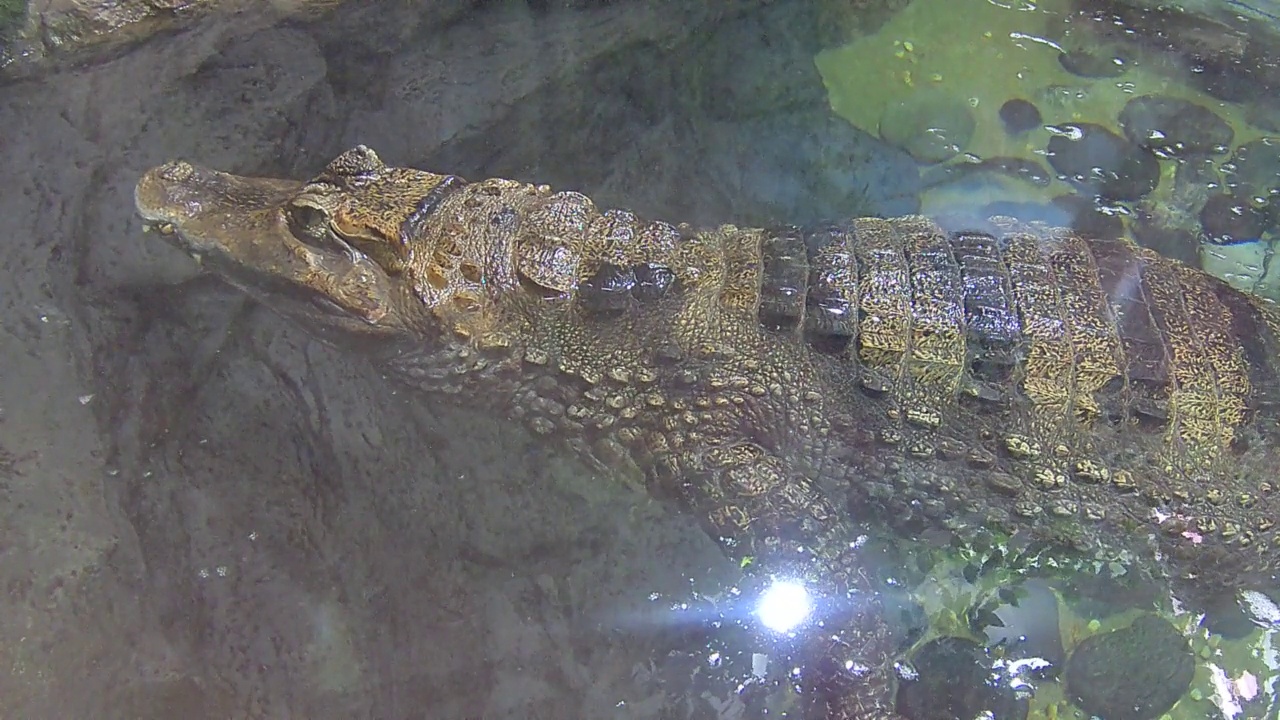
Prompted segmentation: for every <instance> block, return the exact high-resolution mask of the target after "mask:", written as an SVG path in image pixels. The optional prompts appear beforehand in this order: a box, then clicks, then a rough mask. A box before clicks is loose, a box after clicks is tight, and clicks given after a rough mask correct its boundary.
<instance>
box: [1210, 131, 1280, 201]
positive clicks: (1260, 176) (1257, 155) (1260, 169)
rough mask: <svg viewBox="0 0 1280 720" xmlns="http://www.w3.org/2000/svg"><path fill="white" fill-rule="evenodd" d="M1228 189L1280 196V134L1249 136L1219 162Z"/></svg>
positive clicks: (1268, 197) (1244, 193) (1272, 197)
mask: <svg viewBox="0 0 1280 720" xmlns="http://www.w3.org/2000/svg"><path fill="white" fill-rule="evenodd" d="M1222 175H1223V179H1224V180H1225V182H1226V186H1227V189H1228V190H1229V191H1230V192H1231V193H1232V194H1234V195H1239V196H1242V197H1249V198H1262V199H1264V200H1276V199H1277V196H1280V138H1262V139H1260V140H1251V141H1249V142H1247V143H1245V144H1243V145H1241V146H1240V147H1238V148H1236V151H1235V153H1234V154H1232V156H1231V160H1230V161H1228V162H1227V163H1226V164H1224V165H1223V166H1222Z"/></svg>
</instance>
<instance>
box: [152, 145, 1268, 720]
mask: <svg viewBox="0 0 1280 720" xmlns="http://www.w3.org/2000/svg"><path fill="white" fill-rule="evenodd" d="M136 200H137V205H138V209H139V212H140V213H141V214H142V216H143V218H144V219H145V220H146V221H147V223H148V224H150V225H153V226H157V227H159V228H160V229H161V231H162V232H164V233H165V234H166V235H167V236H168V237H169V238H171V240H172V241H173V242H174V243H175V244H177V245H179V246H180V247H182V248H184V249H186V250H188V251H189V252H192V253H193V254H195V255H197V256H198V257H200V258H201V259H202V261H203V263H204V266H205V267H206V268H207V269H209V270H211V271H212V272H215V273H218V274H219V275H221V276H222V277H223V278H224V279H226V280H227V281H228V282H230V283H232V284H233V285H236V286H237V287H240V288H242V289H243V290H245V291H246V292H248V293H250V294H251V295H253V296H255V297H257V298H258V299H260V300H261V301H262V302H263V303H265V304H266V305H267V306H269V307H271V308H273V309H274V310H276V311H277V312H279V313H281V314H282V315H284V316H285V317H287V318H290V319H292V320H294V321H296V322H298V323H300V324H301V325H303V326H304V327H306V328H308V329H309V330H310V331H312V332H314V333H315V334H316V335H317V336H319V337H321V338H323V339H325V340H326V341H329V342H332V343H334V344H336V345H339V346H341V347H345V348H350V349H352V350H353V351H356V352H360V353H362V354H364V355H366V356H368V357H370V358H371V359H373V360H374V361H375V362H377V363H379V364H380V366H381V367H382V368H384V369H385V370H386V371H388V373H389V374H390V375H393V376H395V377H397V378H398V379H399V380H401V381H403V382H406V383H408V384H410V385H412V386H413V387H416V388H418V389H421V390H422V391H424V392H426V393H430V394H435V395H445V396H450V397H454V398H457V400H458V401H459V402H461V403H465V404H467V405H471V406H483V407H488V408H492V409H493V410H494V411H495V412H498V413H501V414H502V415H503V416H510V417H513V418H517V419H519V420H521V421H523V422H524V423H525V424H527V425H528V426H529V427H530V428H532V430H533V431H534V432H537V433H543V434H547V435H552V436H556V437H558V438H561V439H563V440H564V441H566V442H567V443H568V444H569V445H570V446H571V447H573V448H574V449H575V450H577V451H578V452H579V453H580V454H581V455H582V456H583V457H584V458H586V459H587V460H589V461H591V462H594V463H596V464H598V465H599V466H600V467H604V468H613V469H616V470H624V469H625V470H629V471H639V472H640V473H642V474H643V476H644V477H645V478H646V482H647V484H648V487H649V489H650V491H651V492H652V493H653V494H654V495H655V496H657V497H660V498H664V499H668V500H672V501H674V502H675V503H676V504H677V505H678V506H679V507H680V508H682V509H683V510H684V511H686V512H688V513H690V514H691V515H693V516H695V517H697V518H698V519H699V521H700V522H701V523H702V525H703V526H704V528H705V529H706V530H707V531H708V533H709V534H710V535H711V537H713V538H714V539H715V540H716V541H717V542H719V543H720V545H721V546H722V547H723V548H724V549H725V551H726V552H727V553H728V554H729V555H731V556H733V557H735V558H738V559H746V558H751V559H752V560H753V564H752V566H751V567H752V568H754V569H755V571H756V572H757V574H758V575H759V576H761V577H763V576H768V575H773V576H778V575H792V576H798V577H802V578H805V579H807V581H808V582H809V583H810V584H811V585H812V586H813V587H814V588H815V590H816V591H817V592H818V593H819V594H820V595H821V596H822V597H823V598H824V600H825V604H824V606H823V607H824V608H826V609H825V610H824V612H825V613H826V616H825V627H823V628H817V627H814V628H810V632H809V633H808V634H807V635H803V637H802V638H801V645H802V646H803V647H804V648H805V653H806V656H807V658H808V661H807V663H806V665H805V668H806V671H805V673H804V675H803V684H804V686H805V687H806V688H807V689H808V690H809V692H808V693H807V695H806V697H808V698H810V699H811V701H812V703H813V706H814V707H813V708H812V711H811V712H810V716H811V717H813V718H828V719H832V720H835V719H844V720H882V719H885V718H892V717H896V716H895V714H894V711H893V703H892V698H893V685H894V682H895V681H894V673H893V670H892V664H893V661H894V659H895V653H896V652H897V651H898V650H900V648H899V647H898V645H897V644H898V642H899V641H900V638H898V637H896V636H895V631H894V630H893V628H892V626H891V623H889V622H888V621H887V620H886V618H885V617H884V615H885V614H884V613H883V612H881V611H880V604H879V603H880V602H881V599H880V597H879V596H878V595H877V588H876V587H875V586H874V585H873V584H872V583H871V582H870V581H868V580H867V579H866V578H865V573H864V572H862V568H863V566H864V564H865V563H864V561H863V559H862V558H861V557H860V555H859V553H860V549H859V543H858V542H857V541H856V538H857V537H858V532H859V530H860V528H861V525H858V524H857V523H862V522H867V521H881V522H884V523H886V524H887V525H888V526H890V527H891V528H892V529H894V530H896V531H898V532H900V533H903V534H908V535H913V536H914V535H916V534H919V533H921V532H923V531H925V530H928V529H934V530H936V529H945V530H947V531H951V532H954V533H956V534H958V535H961V536H968V535H974V534H981V533H984V532H991V531H992V530H996V531H999V532H1003V533H1007V534H1010V535H1019V536H1024V537H1026V538H1028V539H1030V540H1032V541H1038V542H1040V543H1042V544H1049V545H1051V546H1052V547H1054V548H1057V549H1058V550H1059V551H1060V552H1062V553H1064V555H1071V554H1074V555H1077V556H1081V557H1086V558H1087V557H1091V556H1102V557H1107V558H1116V557H1133V558H1139V560H1138V561H1137V562H1138V563H1139V564H1141V565H1142V567H1143V568H1145V569H1148V570H1153V571H1162V572H1166V573H1167V574H1168V576H1169V577H1170V579H1171V580H1172V582H1173V583H1174V585H1175V586H1176V587H1177V588H1179V589H1180V590H1181V591H1183V592H1185V593H1187V594H1188V597H1191V598H1206V597H1208V596H1211V595H1213V594H1214V593H1215V592H1221V591H1222V589H1223V588H1237V587H1245V586H1248V587H1257V588H1260V589H1271V588H1272V587H1273V586H1274V575H1273V574H1274V572H1275V571H1276V569H1277V565H1278V563H1277V559H1278V558H1280V532H1277V529H1276V526H1275V520H1274V519H1275V518H1276V517H1277V515H1278V513H1277V510H1278V509H1280V494H1278V493H1277V490H1276V482H1277V480H1276V468H1280V403H1278V402H1277V394H1278V393H1280V377H1278V376H1277V372H1278V370H1280V320H1278V319H1277V315H1276V313H1275V311H1274V310H1273V309H1272V308H1270V307H1269V306H1266V305H1264V304H1263V303H1262V301H1260V300H1258V299H1256V298H1254V297H1251V296H1248V295H1245V294H1242V293H1240V292H1237V291H1236V290H1233V289H1232V288H1230V287H1229V286H1228V285H1226V284H1225V283H1223V282H1221V281H1219V280H1218V279H1215V278H1213V277H1211V276H1209V275H1207V274H1204V273H1202V272H1200V271H1198V270H1195V269H1192V268H1189V267H1187V266H1184V265H1181V264H1179V263H1177V262H1175V261H1172V260H1169V259H1165V258H1162V257H1160V256H1158V255H1156V254H1154V253H1151V252H1149V251H1147V250H1144V249H1141V248H1139V247H1137V246H1135V245H1133V244H1132V243H1131V242H1129V241H1127V240H1125V239H1122V238H1097V237H1086V236H1083V235H1080V234H1077V233H1074V232H1072V231H1069V230H1064V229H1059V228H1052V227H1047V226H1043V225H1036V224H1022V223H1019V222H1017V221H1015V220H1012V219H1009V218H993V219H991V220H989V221H983V222H981V223H975V222H965V223H960V222H947V221H943V222H937V221H934V220H930V219H927V218H924V217H918V216H912V217H901V218H891V219H877V218H858V219H854V220H850V221H848V222H842V223H836V224H831V225H827V226H823V227H818V228H808V229H800V228H773V229H748V228H738V227H734V226H728V225H726V226H721V227H718V228H708V229H698V228H693V227H690V226H687V225H673V224H670V223H666V222H660V221H651V220H644V219H641V218H638V217H636V216H635V215H634V214H633V213H631V212H628V211H625V210H606V211H601V210H599V209H597V208H596V206H595V205H594V203H593V202H592V201H591V200H590V199H589V198H587V197H586V196H584V195H581V194H579V193H575V192H556V191H553V190H551V189H550V188H548V187H546V186H540V185H530V184H524V183H519V182H514V181H510V180H501V179H490V180H483V181H478V182H467V181H465V180H463V179H461V178H459V177H456V176H452V175H439V174H434V173H430V172H425V171H421V170H415V169H410V168H396V167H387V166H385V165H384V164H383V163H382V161H381V160H380V159H379V158H378V157H377V155H376V154H375V153H374V152H373V151H372V150H369V149H368V148H365V147H363V146H361V147H357V148H355V149H353V150H350V151H348V152H346V153H344V154H342V155H341V156H339V157H338V158H337V159H335V160H334V161H333V162H332V163H330V165H329V166H328V167H327V168H326V169H325V170H324V171H323V172H322V173H321V174H320V175H318V176H317V177H316V178H314V179H313V180H311V181H309V182H297V181H291V180H275V179H258V178H245V177H239V176H234V175H230V174H226V173H222V172H217V171H214V170H208V169H204V168H199V167H195V166H193V165H190V164H188V163H185V162H176V163H170V164H168V165H164V166H161V167H158V168H155V169H153V170H151V171H149V172H148V173H147V174H146V175H145V176H144V177H143V178H142V180H141V181H140V182H139V185H138V188H137V190H136ZM1121 553H1124V555H1121ZM1157 556H1159V558H1160V560H1161V562H1159V563H1156V562H1153V559H1154V558H1156V557H1157Z"/></svg>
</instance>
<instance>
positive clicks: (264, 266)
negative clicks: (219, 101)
mask: <svg viewBox="0 0 1280 720" xmlns="http://www.w3.org/2000/svg"><path fill="white" fill-rule="evenodd" d="M304 185H305V183H302V182H298V181H294V180H280V179H274V178H250V177H243V176H239V175H233V174H231V173H225V172H221V171H218V170H211V169H208V168H203V167H199V166H196V165H193V164H191V163H187V162H184V161H177V162H171V163H166V164H164V165H161V166H159V167H155V168H152V169H151V170H148V171H147V172H146V173H144V174H143V176H142V177H141V179H139V181H138V184H137V187H136V188H135V189H134V203H135V205H136V206H137V210H138V214H139V216H141V219H142V226H143V230H144V231H147V232H152V233H155V234H158V235H159V236H161V237H162V238H163V239H164V240H165V241H167V242H169V243H170V244H171V245H174V246H175V247H177V248H179V249H181V250H184V251H186V252H187V253H188V254H190V255H191V256H192V257H193V258H195V259H196V261H197V262H198V263H200V265H201V267H202V268H203V269H204V270H206V271H209V272H212V273H214V274H216V275H218V276H219V277H221V278H222V279H223V280H225V281H226V282H228V283H229V284H231V285H233V286H235V287H237V288H239V289H241V290H243V291H245V292H247V293H248V294H250V295H251V296H254V297H256V298H258V299H259V300H261V301H262V302H263V303H264V304H266V305H267V306H268V307H270V308H272V309H273V310H275V311H277V312H279V313H281V314H283V315H287V316H289V317H291V318H293V319H295V320H300V321H302V322H304V323H307V324H308V325H311V326H312V327H313V329H316V330H318V331H320V332H324V329H328V330H340V331H345V332H346V333H348V334H349V333H351V332H355V333H359V334H364V335H368V334H370V333H374V334H378V333H379V332H380V331H388V330H391V329H393V328H395V327H397V326H398V325H399V322H398V319H399V313H398V311H397V307H396V303H395V302H394V298H395V295H396V293H395V288H394V287H393V283H392V280H391V278H389V277H388V275H387V273H386V272H385V271H383V269H382V268H381V267H379V266H378V265H377V264H376V263H374V262H372V261H371V260H370V259H369V258H367V257H365V256H364V255H362V254H360V253H355V252H350V251H346V252H344V251H342V250H341V249H339V248H334V247H327V246H318V245H316V244H314V243H308V242H306V241H304V239H300V238H299V237H298V236H297V235H296V234H295V233H294V231H293V229H292V228H291V227H290V223H289V219H288V217H287V212H286V208H287V207H288V206H289V203H290V202H292V201H293V200H294V199H295V198H296V197H297V196H298V194H299V193H300V192H301V191H302V189H303V187H304ZM316 326H321V327H316Z"/></svg>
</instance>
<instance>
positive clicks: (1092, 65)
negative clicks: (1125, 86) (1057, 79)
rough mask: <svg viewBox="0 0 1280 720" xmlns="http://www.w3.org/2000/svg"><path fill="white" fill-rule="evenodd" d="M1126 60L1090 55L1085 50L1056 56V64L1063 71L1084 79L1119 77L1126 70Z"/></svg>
mask: <svg viewBox="0 0 1280 720" xmlns="http://www.w3.org/2000/svg"><path fill="white" fill-rule="evenodd" d="M1126 62H1127V61H1126V59H1125V58H1123V57H1120V56H1118V55H1106V54H1100V53H1092V52H1089V51H1087V50H1070V51H1067V52H1063V53H1059V54H1058V64H1059V65H1061V66H1062V69H1063V70H1066V71H1067V72H1069V73H1071V74H1072V75H1078V76H1080V77H1084V78H1114V77H1120V76H1121V75H1123V74H1124V73H1125V71H1126V70H1128V68H1127V67H1126V66H1125V65H1126Z"/></svg>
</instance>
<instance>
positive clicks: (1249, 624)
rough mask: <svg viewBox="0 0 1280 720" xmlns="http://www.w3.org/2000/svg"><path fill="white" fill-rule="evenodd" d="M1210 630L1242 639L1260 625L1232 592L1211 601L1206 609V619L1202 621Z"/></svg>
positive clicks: (1229, 637) (1233, 638)
mask: <svg viewBox="0 0 1280 720" xmlns="http://www.w3.org/2000/svg"><path fill="white" fill-rule="evenodd" d="M1201 624H1202V625H1204V627H1206V628H1208V630H1209V632H1212V633H1216V634H1218V635H1221V636H1222V637H1224V638H1227V639H1228V640H1241V639H1243V638H1247V637H1249V636H1250V635H1252V634H1253V633H1254V632H1256V631H1257V629H1258V626H1257V625H1256V624H1255V623H1254V621H1253V620H1252V619H1251V618H1250V617H1249V615H1248V613H1246V612H1245V610H1244V608H1242V607H1240V603H1239V601H1237V600H1236V598H1234V597H1232V596H1231V595H1230V594H1223V595H1221V596H1219V597H1217V598H1214V601H1213V602H1211V603H1209V604H1208V605H1207V606H1206V607H1205V609H1204V620H1202V621H1201Z"/></svg>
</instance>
